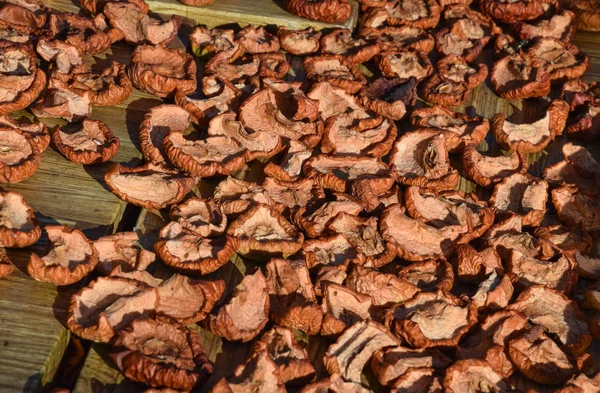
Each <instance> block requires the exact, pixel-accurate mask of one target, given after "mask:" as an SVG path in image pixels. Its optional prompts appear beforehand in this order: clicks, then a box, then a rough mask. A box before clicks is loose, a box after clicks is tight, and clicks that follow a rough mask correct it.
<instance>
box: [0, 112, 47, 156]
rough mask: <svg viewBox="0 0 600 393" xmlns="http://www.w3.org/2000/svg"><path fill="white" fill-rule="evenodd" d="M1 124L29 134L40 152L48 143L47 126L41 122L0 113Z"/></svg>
mask: <svg viewBox="0 0 600 393" xmlns="http://www.w3.org/2000/svg"><path fill="white" fill-rule="evenodd" d="M1 126H6V127H11V128H17V129H19V130H20V131H21V132H22V133H24V134H27V135H29V136H30V137H31V139H32V140H33V141H34V142H35V144H36V145H37V146H38V149H39V150H40V153H43V152H44V150H46V148H48V145H49V144H50V133H49V132H48V127H47V126H46V124H44V123H42V122H39V121H30V120H28V119H25V118H24V117H21V118H20V119H18V120H17V119H13V118H11V117H10V116H8V115H0V127H1Z"/></svg>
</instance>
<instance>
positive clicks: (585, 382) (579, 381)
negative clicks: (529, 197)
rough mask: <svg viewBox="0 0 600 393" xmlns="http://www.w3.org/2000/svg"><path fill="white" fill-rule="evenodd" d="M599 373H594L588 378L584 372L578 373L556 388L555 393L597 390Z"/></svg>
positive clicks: (598, 387)
mask: <svg viewBox="0 0 600 393" xmlns="http://www.w3.org/2000/svg"><path fill="white" fill-rule="evenodd" d="M599 375H600V374H598V373H596V375H595V376H594V377H592V378H589V377H588V376H587V375H585V374H579V375H577V376H576V377H573V378H571V379H570V380H569V381H567V383H566V385H565V386H564V387H563V388H561V389H559V390H557V391H556V393H586V392H593V391H594V390H598V389H600V377H599Z"/></svg>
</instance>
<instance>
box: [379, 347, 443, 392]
mask: <svg viewBox="0 0 600 393" xmlns="http://www.w3.org/2000/svg"><path fill="white" fill-rule="evenodd" d="M451 364H452V361H451V360H450V359H449V358H448V357H446V355H444V354H443V353H441V352H439V351H437V350H435V349H409V348H405V347H401V346H398V347H395V348H390V349H387V350H385V351H383V350H381V351H377V352H375V353H374V354H373V359H372V360H371V369H372V370H373V373H374V374H375V376H376V377H377V380H378V381H379V383H381V384H382V385H384V386H390V385H392V384H394V382H395V381H396V380H397V379H398V378H399V377H402V376H403V375H405V374H407V373H410V372H411V370H414V369H421V368H433V369H436V370H444V369H446V368H447V367H449V366H450V365H451Z"/></svg>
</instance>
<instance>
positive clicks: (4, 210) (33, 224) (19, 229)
mask: <svg viewBox="0 0 600 393" xmlns="http://www.w3.org/2000/svg"><path fill="white" fill-rule="evenodd" d="M41 235H42V229H41V228H40V225H39V223H38V221H37V219H36V218H35V214H34V211H33V209H32V208H31V207H29V205H28V204H27V203H26V202H25V199H24V198H23V196H22V195H20V194H17V193H16V192H11V191H2V190H0V246H1V247H9V248H10V247H18V248H22V247H28V246H30V245H32V244H34V243H35V242H37V241H38V239H39V238H40V236H41Z"/></svg>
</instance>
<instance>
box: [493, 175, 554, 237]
mask: <svg viewBox="0 0 600 393" xmlns="http://www.w3.org/2000/svg"><path fill="white" fill-rule="evenodd" d="M547 201H548V183H546V182H545V181H544V180H541V179H538V178H536V177H534V176H531V175H522V174H520V173H515V174H513V175H510V176H509V177H507V178H505V179H504V180H502V181H501V182H499V183H498V184H496V186H495V187H494V192H493V194H492V196H491V198H490V206H491V207H493V208H494V210H495V211H496V213H497V214H498V215H500V216H503V217H506V216H507V215H508V214H518V215H520V216H521V217H522V225H525V226H534V227H537V226H539V225H540V224H541V223H542V220H543V219H544V215H545V214H546V202H547Z"/></svg>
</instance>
